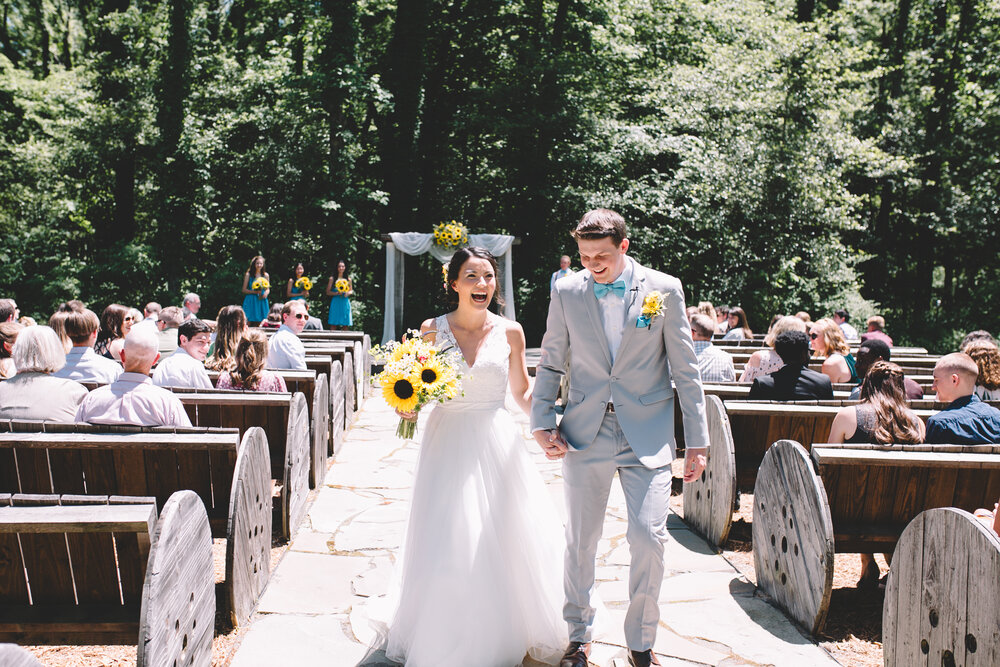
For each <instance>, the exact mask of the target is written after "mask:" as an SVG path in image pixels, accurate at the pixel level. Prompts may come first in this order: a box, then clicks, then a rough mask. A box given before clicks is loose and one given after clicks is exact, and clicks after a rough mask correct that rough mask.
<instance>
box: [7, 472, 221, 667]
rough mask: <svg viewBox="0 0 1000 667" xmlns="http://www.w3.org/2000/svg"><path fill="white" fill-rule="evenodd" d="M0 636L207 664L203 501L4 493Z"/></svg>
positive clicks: (207, 557)
mask: <svg viewBox="0 0 1000 667" xmlns="http://www.w3.org/2000/svg"><path fill="white" fill-rule="evenodd" d="M0 552H2V554H3V558H4V561H5V563H6V564H7V567H5V568H4V570H3V575H2V578H3V585H2V586H0V601H2V603H3V604H2V610H3V611H2V613H0V640H3V641H15V642H19V643H22V644H38V643H55V644H62V643H74V644H76V643H85V644H123V643H124V644H132V643H135V642H136V640H137V639H138V651H137V663H138V664H139V665H168V664H178V663H181V664H185V665H210V664H211V657H212V635H213V632H214V629H215V575H214V570H213V564H212V535H211V530H210V528H209V524H208V516H207V514H206V513H205V507H204V505H203V504H202V502H201V499H200V498H199V497H198V496H197V494H195V493H194V492H192V491H178V492H176V493H175V494H173V495H171V496H170V498H169V499H168V500H167V502H166V504H165V505H164V506H163V512H162V513H161V514H160V516H159V518H157V513H156V504H155V500H154V499H153V498H136V497H111V498H108V497H103V496H62V497H60V496H56V495H20V494H18V495H13V496H11V495H2V496H0Z"/></svg>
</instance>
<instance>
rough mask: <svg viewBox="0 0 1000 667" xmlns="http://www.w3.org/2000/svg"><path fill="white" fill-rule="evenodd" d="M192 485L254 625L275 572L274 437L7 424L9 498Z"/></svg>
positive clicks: (164, 490)
mask: <svg viewBox="0 0 1000 667" xmlns="http://www.w3.org/2000/svg"><path fill="white" fill-rule="evenodd" d="M184 489H190V490H192V491H194V492H195V493H196V494H197V495H198V497H199V498H201V501H202V504H203V506H204V507H205V510H206V512H207V515H208V522H209V526H210V528H211V531H212V536H213V537H223V538H225V539H226V580H225V586H224V599H225V602H226V604H227V606H228V612H229V615H230V619H231V622H232V623H233V625H237V626H238V625H241V624H243V623H245V622H246V621H247V620H248V619H249V618H250V614H251V613H252V612H253V609H254V607H255V606H256V604H257V599H258V598H259V597H260V594H261V593H262V592H263V590H264V587H265V586H266V584H267V580H268V578H269V577H270V572H271V559H270V549H271V524H272V519H271V479H270V462H269V459H268V446H267V437H266V436H265V434H264V432H263V431H262V430H261V429H260V428H251V429H248V430H247V431H246V433H244V434H243V435H242V438H241V437H240V433H239V432H238V431H236V430H235V429H201V428H192V429H179V428H164V427H157V428H150V427H143V426H106V425H92V424H62V423H55V422H40V421H0V493H28V494H56V495H64V494H71V495H81V494H87V495H98V496H118V495H122V496H152V497H153V498H155V499H156V502H157V504H158V505H160V506H161V507H164V506H165V504H166V502H167V500H168V499H169V498H170V496H171V495H173V494H174V493H175V492H176V491H179V490H184Z"/></svg>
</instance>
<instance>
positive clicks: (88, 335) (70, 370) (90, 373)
mask: <svg viewBox="0 0 1000 667" xmlns="http://www.w3.org/2000/svg"><path fill="white" fill-rule="evenodd" d="M63 326H64V327H65V328H66V336H67V337H69V339H70V341H71V342H72V343H73V347H71V348H70V350H69V352H67V353H66V365H65V366H63V367H62V368H60V369H59V370H58V371H56V372H55V376H56V377H57V378H65V379H67V380H75V381H76V382H97V383H99V384H111V383H112V382H114V381H115V380H117V379H118V378H119V376H120V375H121V374H122V367H121V364H116V363H115V362H113V361H111V360H110V359H106V358H105V357H102V356H99V355H98V354H96V353H95V352H94V342H95V341H96V340H97V329H98V327H99V326H100V322H98V320H97V315H96V314H94V311H92V310H88V309H86V308H84V309H83V310H81V311H72V312H69V313H66V319H65V320H64V321H63Z"/></svg>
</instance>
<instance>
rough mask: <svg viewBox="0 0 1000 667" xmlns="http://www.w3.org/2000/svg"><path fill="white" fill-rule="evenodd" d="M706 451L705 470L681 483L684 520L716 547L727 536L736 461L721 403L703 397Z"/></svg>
mask: <svg viewBox="0 0 1000 667" xmlns="http://www.w3.org/2000/svg"><path fill="white" fill-rule="evenodd" d="M705 409H706V416H707V418H708V437H709V443H710V444H709V448H708V457H707V463H706V465H705V470H704V471H703V472H702V473H701V477H700V478H699V479H697V480H695V481H694V482H688V483H685V484H684V521H685V523H687V524H688V525H689V526H691V527H692V528H694V529H695V530H696V531H697V532H698V533H700V534H701V535H702V536H703V537H704V538H705V539H706V540H707V541H708V542H709V543H711V544H712V545H714V546H720V545H722V544H723V543H725V541H726V538H728V537H729V529H730V528H731V527H732V523H733V504H734V503H735V502H736V459H735V456H734V452H733V434H732V432H731V431H730V428H729V417H728V416H727V415H726V409H725V407H724V406H723V404H722V400H721V399H720V398H719V397H718V396H713V395H711V394H709V395H707V396H706V397H705Z"/></svg>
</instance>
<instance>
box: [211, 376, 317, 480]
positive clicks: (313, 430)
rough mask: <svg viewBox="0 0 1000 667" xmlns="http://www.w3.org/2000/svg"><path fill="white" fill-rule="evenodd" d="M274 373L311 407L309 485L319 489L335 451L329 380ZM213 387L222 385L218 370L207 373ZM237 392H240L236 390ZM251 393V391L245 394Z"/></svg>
mask: <svg viewBox="0 0 1000 667" xmlns="http://www.w3.org/2000/svg"><path fill="white" fill-rule="evenodd" d="M271 372H272V373H275V374H277V375H280V376H281V378H282V379H283V380H284V381H285V386H286V387H287V388H288V391H289V393H293V394H294V393H296V392H301V393H302V395H303V396H305V399H306V405H307V406H308V408H309V435H310V452H311V453H310V463H309V486H310V488H313V489H315V488H317V487H319V486H321V485H322V484H323V480H324V479H325V478H326V468H327V456H328V452H332V450H333V443H332V442H331V441H332V439H333V434H332V433H331V431H330V411H331V402H330V381H329V380H328V379H327V376H326V374H325V373H319V374H317V373H316V372H315V371H312V370H306V371H293V370H287V369H274V370H271ZM208 378H209V379H210V380H211V381H212V385H213V386H216V385H217V384H218V382H219V373H218V371H208ZM234 391H238V390H234ZM243 393H249V392H243Z"/></svg>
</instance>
